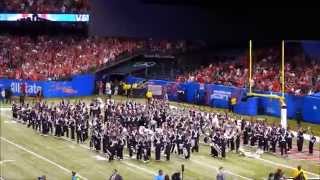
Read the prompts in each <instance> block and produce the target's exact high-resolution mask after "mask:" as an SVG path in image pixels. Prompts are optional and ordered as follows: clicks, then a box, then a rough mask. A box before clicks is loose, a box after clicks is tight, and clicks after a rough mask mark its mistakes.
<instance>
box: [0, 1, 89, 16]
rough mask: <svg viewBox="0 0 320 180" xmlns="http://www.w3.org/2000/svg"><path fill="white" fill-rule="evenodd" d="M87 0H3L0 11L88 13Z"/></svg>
mask: <svg viewBox="0 0 320 180" xmlns="http://www.w3.org/2000/svg"><path fill="white" fill-rule="evenodd" d="M89 7H90V6H89V0H50V1H48V0H4V1H0V11H1V12H10V13H88V11H89Z"/></svg>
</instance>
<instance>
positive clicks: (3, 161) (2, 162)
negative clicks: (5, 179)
mask: <svg viewBox="0 0 320 180" xmlns="http://www.w3.org/2000/svg"><path fill="white" fill-rule="evenodd" d="M14 161H15V160H10V159H8V160H2V161H0V165H2V164H4V163H8V162H14Z"/></svg>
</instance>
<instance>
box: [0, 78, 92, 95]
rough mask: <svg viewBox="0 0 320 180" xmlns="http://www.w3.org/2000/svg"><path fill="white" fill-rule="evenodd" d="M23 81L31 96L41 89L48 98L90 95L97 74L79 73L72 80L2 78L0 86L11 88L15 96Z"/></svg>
mask: <svg viewBox="0 0 320 180" xmlns="http://www.w3.org/2000/svg"><path fill="white" fill-rule="evenodd" d="M23 83H26V90H27V94H28V95H31V96H35V95H36V94H37V92H38V90H39V89H41V90H42V93H43V96H44V97H46V98H57V97H72V96H90V95H92V94H93V91H94V85H95V76H94V75H92V74H83V75H77V76H74V77H73V78H72V80H71V81H29V80H15V79H0V88H10V89H11V91H12V93H13V95H14V96H19V95H20V94H21V92H20V87H21V85H22V84H23Z"/></svg>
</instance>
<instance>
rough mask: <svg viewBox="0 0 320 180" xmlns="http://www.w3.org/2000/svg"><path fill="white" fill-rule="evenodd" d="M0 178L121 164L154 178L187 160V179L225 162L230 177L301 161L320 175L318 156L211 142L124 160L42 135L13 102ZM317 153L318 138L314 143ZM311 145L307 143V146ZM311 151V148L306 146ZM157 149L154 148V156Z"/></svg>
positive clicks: (203, 178)
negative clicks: (247, 153)
mask: <svg viewBox="0 0 320 180" xmlns="http://www.w3.org/2000/svg"><path fill="white" fill-rule="evenodd" d="M0 113H1V114H0V115H1V116H0V118H1V141H0V142H1V144H0V145H1V156H0V167H1V178H2V179H5V180H7V179H8V180H33V179H36V178H37V177H39V176H41V175H46V177H47V179H49V180H64V179H66V180H68V179H71V171H76V172H78V173H79V175H80V177H81V179H90V180H91V179H92V180H100V179H107V178H109V177H110V175H111V173H112V171H113V169H117V170H118V172H119V173H120V174H121V175H122V176H123V178H124V179H125V180H127V179H128V180H131V179H132V180H136V179H137V180H144V179H149V180H151V179H153V176H154V174H156V173H157V171H158V170H159V169H162V170H163V171H164V173H165V174H169V175H170V176H171V174H173V173H174V172H177V171H180V168H181V164H184V165H185V172H184V179H185V180H209V179H215V175H216V173H217V169H218V168H219V167H220V166H223V167H224V169H225V170H226V173H227V179H239V180H241V179H266V178H267V176H268V174H269V173H270V172H275V170H276V169H277V168H281V169H282V170H284V171H285V175H286V176H291V175H292V171H293V169H292V168H295V167H296V166H297V165H302V167H303V169H304V170H305V171H307V175H308V177H310V178H316V177H318V178H320V176H319V173H320V164H319V160H318V159H315V160H314V158H311V159H310V158H309V159H308V158H307V159H306V158H303V159H294V158H291V157H290V156H289V158H282V157H279V156H278V155H273V154H268V153H265V154H263V155H262V156H261V157H260V158H250V157H244V156H240V155H238V154H236V153H233V152H229V153H227V158H226V159H224V160H220V159H214V158H212V157H210V156H209V152H210V150H209V146H207V145H201V147H200V152H199V153H193V154H192V155H191V159H190V160H185V159H181V158H179V157H178V156H177V155H175V154H173V155H172V156H171V157H172V158H171V161H169V162H167V161H164V160H163V161H159V162H157V161H154V160H151V161H150V162H148V163H143V162H140V161H137V160H135V159H129V158H128V156H127V154H128V153H127V152H125V155H126V158H125V159H124V160H122V161H117V160H115V161H113V162H108V161H107V160H106V159H105V158H104V157H103V156H102V155H101V154H100V153H99V152H95V151H92V150H90V149H89V146H88V142H86V143H84V144H77V143H75V142H74V141H71V140H69V139H67V138H57V137H54V136H50V135H49V136H42V135H40V134H39V133H37V132H35V131H34V130H32V128H27V126H26V125H23V124H21V123H18V122H16V121H13V120H12V116H11V111H10V109H9V108H1V112H0ZM316 149H317V151H316V153H318V156H319V149H320V148H319V144H316ZM304 151H307V146H306V145H305V146H304ZM306 153H307V152H306ZM153 158H154V153H152V159H153Z"/></svg>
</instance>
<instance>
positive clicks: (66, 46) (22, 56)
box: [0, 35, 187, 80]
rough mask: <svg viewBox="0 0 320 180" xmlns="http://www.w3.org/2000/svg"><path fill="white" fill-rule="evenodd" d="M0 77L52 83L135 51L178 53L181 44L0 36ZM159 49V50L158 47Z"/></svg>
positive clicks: (70, 37)
mask: <svg viewBox="0 0 320 180" xmlns="http://www.w3.org/2000/svg"><path fill="white" fill-rule="evenodd" d="M0 42H1V43H0V77H8V78H14V79H29V80H56V79H60V78H63V77H68V76H70V75H74V74H79V73H82V72H87V71H88V70H90V69H94V68H98V67H101V66H103V65H105V64H107V63H110V62H113V61H115V60H116V59H118V58H117V57H119V56H121V55H124V54H126V55H128V54H133V53H135V52H136V51H138V50H141V51H142V50H144V51H145V50H149V52H152V53H157V50H158V49H161V52H165V51H168V52H172V51H175V52H178V51H184V50H186V49H187V48H186V43H184V42H183V41H177V42H169V41H163V42H161V41H160V42H158V41H155V40H132V39H122V38H94V37H89V38H81V37H73V36H54V37H53V36H37V37H30V36H8V35H6V36H0ZM158 46H160V47H158Z"/></svg>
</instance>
